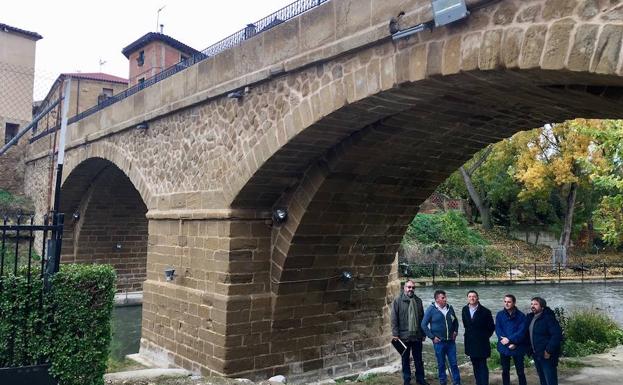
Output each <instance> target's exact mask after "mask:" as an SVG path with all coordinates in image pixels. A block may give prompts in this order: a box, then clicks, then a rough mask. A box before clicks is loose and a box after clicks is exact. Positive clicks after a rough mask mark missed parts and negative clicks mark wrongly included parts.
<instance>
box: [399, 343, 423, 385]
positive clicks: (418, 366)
mask: <svg viewBox="0 0 623 385" xmlns="http://www.w3.org/2000/svg"><path fill="white" fill-rule="evenodd" d="M403 342H404V343H405V345H407V350H406V351H405V353H404V354H403V355H402V379H403V380H404V383H405V385H409V384H410V383H411V356H413V363H414V364H415V380H416V381H417V383H418V384H423V383H424V361H423V360H422V340H419V341H403Z"/></svg>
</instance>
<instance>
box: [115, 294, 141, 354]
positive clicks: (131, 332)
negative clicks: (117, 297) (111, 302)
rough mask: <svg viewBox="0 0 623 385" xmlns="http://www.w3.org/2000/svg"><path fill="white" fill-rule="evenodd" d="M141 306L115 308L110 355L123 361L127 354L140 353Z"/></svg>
mask: <svg viewBox="0 0 623 385" xmlns="http://www.w3.org/2000/svg"><path fill="white" fill-rule="evenodd" d="M142 309H143V307H142V306H141V305H135V306H122V307H115V308H114V309H113V314H112V341H111V342H110V355H111V357H112V358H113V359H115V360H118V361H121V360H123V358H124V357H125V356H126V355H127V354H132V353H138V349H139V345H140V341H141V312H142Z"/></svg>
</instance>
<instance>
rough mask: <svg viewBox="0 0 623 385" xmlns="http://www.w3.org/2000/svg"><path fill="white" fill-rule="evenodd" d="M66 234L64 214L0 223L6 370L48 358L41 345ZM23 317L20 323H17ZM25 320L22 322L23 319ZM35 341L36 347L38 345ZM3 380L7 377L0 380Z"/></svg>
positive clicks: (0, 352) (1, 349)
mask: <svg viewBox="0 0 623 385" xmlns="http://www.w3.org/2000/svg"><path fill="white" fill-rule="evenodd" d="M62 233H63V218H62V214H57V216H56V218H50V217H45V218H44V219H43V223H42V224H39V225H37V224H35V220H34V217H33V216H27V217H25V216H21V215H17V216H15V217H12V218H9V217H6V216H5V217H4V218H3V219H2V222H1V224H0V298H1V299H2V301H1V302H0V320H7V319H11V320H13V322H9V323H4V324H3V326H4V327H3V328H2V330H0V334H1V335H2V338H1V340H2V341H1V342H0V369H2V370H3V373H2V376H0V379H1V378H4V377H3V376H4V374H5V373H6V368H11V367H23V366H24V365H28V366H30V365H40V364H43V363H44V362H45V361H46V357H45V356H44V355H42V354H35V353H33V351H35V350H37V349H31V348H30V346H37V345H36V344H37V343H38V342H37V341H38V340H39V339H40V338H41V336H42V335H43V333H44V332H45V331H44V328H45V327H46V324H47V323H46V320H45V319H43V318H44V317H42V314H43V308H44V306H45V295H44V294H45V291H46V290H47V288H48V282H49V281H48V279H49V277H50V276H51V275H52V274H53V273H54V270H55V269H54V266H53V265H54V264H53V263H51V262H52V261H57V260H58V253H60V250H59V247H56V245H59V244H60V238H61V237H62ZM16 320H17V321H16ZM18 321H19V322H18ZM32 344H35V345H32ZM0 382H2V381H0Z"/></svg>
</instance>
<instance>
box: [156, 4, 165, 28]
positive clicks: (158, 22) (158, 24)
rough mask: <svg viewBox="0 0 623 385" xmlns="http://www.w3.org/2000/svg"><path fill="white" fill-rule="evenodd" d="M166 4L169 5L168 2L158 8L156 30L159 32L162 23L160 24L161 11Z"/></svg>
mask: <svg viewBox="0 0 623 385" xmlns="http://www.w3.org/2000/svg"><path fill="white" fill-rule="evenodd" d="M166 6H167V5H166V4H165V5H163V6H162V7H160V8H159V9H158V12H156V32H158V26H161V25H162V24H160V11H162V10H163V9H164V8H165V7H166ZM161 33H162V32H161Z"/></svg>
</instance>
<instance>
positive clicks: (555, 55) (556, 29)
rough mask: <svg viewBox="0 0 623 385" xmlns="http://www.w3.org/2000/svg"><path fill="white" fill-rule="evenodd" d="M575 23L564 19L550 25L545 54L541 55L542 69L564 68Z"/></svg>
mask: <svg viewBox="0 0 623 385" xmlns="http://www.w3.org/2000/svg"><path fill="white" fill-rule="evenodd" d="M574 25H575V23H574V22H573V20H571V19H564V20H561V21H558V22H555V23H554V24H552V26H551V27H550V28H549V34H548V39H547V43H546V44H545V52H544V53H543V62H542V64H541V67H542V68H543V69H561V68H564V66H565V62H566V60H567V53H568V52H569V40H570V38H571V31H572V30H573V27H574Z"/></svg>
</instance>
